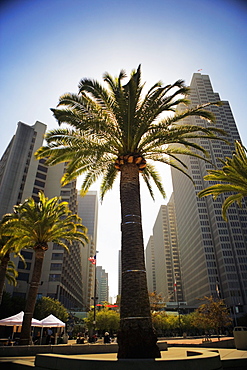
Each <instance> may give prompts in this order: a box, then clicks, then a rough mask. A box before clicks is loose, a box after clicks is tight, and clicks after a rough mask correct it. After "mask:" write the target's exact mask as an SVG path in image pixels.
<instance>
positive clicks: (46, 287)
mask: <svg viewBox="0 0 247 370" xmlns="http://www.w3.org/2000/svg"><path fill="white" fill-rule="evenodd" d="M45 131H46V125H45V124H43V123H41V122H38V121H37V122H36V123H35V124H34V125H33V126H29V125H27V124H25V123H23V122H18V127H17V130H16V133H15V135H14V136H13V138H12V139H11V141H10V143H9V145H8V147H7V149H6V150H5V152H4V154H3V156H2V158H1V160H0V205H1V207H0V216H1V217H2V216H3V215H4V214H5V213H8V212H12V211H13V206H14V205H15V204H19V203H22V202H23V201H24V200H25V199H26V198H29V197H31V196H32V197H33V198H34V199H35V200H38V192H39V191H43V192H44V194H45V195H46V196H47V197H48V198H52V197H54V196H61V199H62V201H67V202H68V204H69V207H70V209H71V211H72V212H73V213H76V212H77V191H76V181H72V182H70V183H69V184H67V185H65V186H63V187H62V186H61V183H60V179H61V178H62V175H63V173H64V170H65V164H63V163H62V164H58V165H56V166H52V167H48V166H46V165H45V160H44V159H41V160H36V159H35V157H34V153H35V151H36V150H37V149H38V148H39V147H40V146H42V144H43V140H44V134H45ZM82 248H83V247H82V245H81V244H79V243H77V242H74V243H73V245H72V246H71V247H70V253H68V252H67V251H66V250H65V249H64V248H62V247H60V246H58V245H57V244H53V243H49V249H48V250H47V251H46V252H45V257H44V262H43V269H42V276H41V282H40V285H39V289H38V297H42V296H49V297H51V298H55V299H58V300H59V301H60V302H61V303H63V304H64V305H65V307H66V308H68V309H82V308H83V281H82V270H81V263H82V262H81V261H82ZM22 254H23V256H24V258H25V260H26V266H24V264H23V262H22V261H21V260H19V261H18V259H17V258H15V259H14V263H15V264H16V265H17V269H18V273H19V275H18V278H17V286H16V287H13V286H11V285H8V284H6V290H7V291H8V292H9V293H11V294H12V295H14V296H19V297H24V298H26V295H27V292H28V287H29V283H30V279H31V275H32V271H33V267H34V252H33V251H32V250H31V249H27V250H23V251H22Z"/></svg>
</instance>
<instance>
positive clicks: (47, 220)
mask: <svg viewBox="0 0 247 370" xmlns="http://www.w3.org/2000/svg"><path fill="white" fill-rule="evenodd" d="M85 231H86V229H85V227H84V226H83V225H82V224H81V219H80V218H79V217H78V216H77V215H73V214H72V213H71V211H70V210H69V208H68V203H66V202H61V199H60V198H59V197H55V198H51V199H48V198H46V197H45V195H44V194H43V193H39V201H38V203H35V201H34V199H33V198H29V199H27V200H25V202H24V203H23V204H20V205H16V206H14V213H13V214H12V215H9V220H8V221H7V222H6V223H5V224H4V227H3V234H4V235H7V236H11V238H10V239H9V240H8V241H7V243H6V244H5V246H4V247H3V253H4V252H5V250H6V251H8V250H9V249H10V248H13V247H15V250H18V251H20V250H22V249H24V248H31V249H33V250H34V252H35V263H34V269H33V274H32V277H31V282H30V288H29V291H28V295H27V303H26V307H25V310H24V318H23V323H22V330H21V338H20V344H23V345H25V344H30V343H31V338H30V335H31V321H32V317H33V312H34V308H35V303H36V297H37V293H38V285H39V282H40V277H41V272H42V266H43V260H44V254H45V252H46V251H47V249H48V243H49V242H54V243H56V244H58V245H61V246H62V247H64V248H65V249H66V250H69V249H68V246H67V245H66V244H65V242H66V241H67V242H68V243H69V244H70V245H72V242H73V241H78V242H81V243H82V244H84V243H85V241H87V236H86V234H85Z"/></svg>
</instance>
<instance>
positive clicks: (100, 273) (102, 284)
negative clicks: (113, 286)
mask: <svg viewBox="0 0 247 370" xmlns="http://www.w3.org/2000/svg"><path fill="white" fill-rule="evenodd" d="M96 278H97V297H98V299H97V302H98V304H103V303H105V302H109V287H108V273H107V272H106V271H105V270H104V269H103V268H102V266H97V267H96Z"/></svg>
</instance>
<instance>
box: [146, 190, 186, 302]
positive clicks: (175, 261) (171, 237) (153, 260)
mask: <svg viewBox="0 0 247 370" xmlns="http://www.w3.org/2000/svg"><path fill="white" fill-rule="evenodd" d="M146 266H147V280H148V288H149V291H150V292H151V291H156V293H157V294H161V296H162V297H163V300H164V301H165V302H182V301H183V291H182V284H181V271H180V261H179V252H178V244H177V229H176V218H175V209H174V200H173V195H172V196H171V198H170V200H169V202H168V204H167V205H162V206H161V207H160V210H159V212H158V215H157V218H156V221H155V223H154V226H153V235H152V236H151V237H150V239H149V242H148V245H147V248H146ZM152 289H153V290H152Z"/></svg>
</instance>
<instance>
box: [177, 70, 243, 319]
mask: <svg viewBox="0 0 247 370" xmlns="http://www.w3.org/2000/svg"><path fill="white" fill-rule="evenodd" d="M190 88H191V91H190V96H189V98H190V99H191V104H192V106H196V105H198V104H204V103H207V102H216V101H219V100H220V97H219V94H218V93H215V92H214V91H213V88H212V86H211V82H210V79H209V76H207V75H201V74H200V73H195V74H194V75H193V78H192V81H191V85H190ZM222 103H223V105H222V106H213V107H210V108H208V109H210V110H211V111H212V112H213V113H214V114H215V116H216V120H217V123H216V127H218V128H221V129H224V130H225V131H226V133H227V134H228V137H227V140H228V141H229V142H230V145H228V144H227V143H225V142H223V141H220V140H217V141H216V140H212V141H210V140H206V139H197V140H198V143H199V144H200V145H202V146H203V147H204V148H205V149H207V150H208V152H209V154H210V158H209V159H210V160H211V161H212V162H213V163H214V164H215V165H217V167H220V166H221V162H220V161H219V159H224V158H225V157H227V156H230V157H231V156H232V152H233V151H234V141H235V140H240V137H239V133H238V129H237V126H236V123H235V121H234V118H233V115H232V112H231V108H230V105H229V103H228V102H227V101H223V102H222ZM184 123H185V124H186V123H188V124H195V125H203V126H208V125H209V123H207V122H206V121H205V120H201V119H200V118H199V117H189V118H187V119H186V120H184ZM182 159H183V160H184V162H185V163H186V165H187V166H188V173H189V175H190V176H191V177H192V178H193V180H194V184H195V185H194V184H193V183H192V182H191V181H190V180H189V179H188V178H187V177H186V176H184V175H183V174H182V173H180V172H179V171H177V170H176V169H172V182H173V191H174V202H175V210H176V220H177V229H178V243H179V250H180V257H181V268H182V281H183V288H184V295H185V300H186V301H187V303H188V304H189V305H196V306H198V304H199V301H198V298H202V297H203V296H211V295H212V296H214V297H221V298H223V299H224V300H225V303H226V304H227V306H228V307H230V308H231V310H232V313H233V314H234V315H235V313H238V312H247V207H246V200H245V201H244V205H243V208H239V207H238V206H237V205H236V204H233V205H232V206H231V207H230V208H229V210H228V222H225V221H224V220H223V218H222V214H221V213H222V212H221V207H222V203H223V201H224V196H219V197H218V198H217V199H216V200H213V198H212V197H211V196H208V197H204V198H201V199H199V198H198V196H197V194H198V192H199V191H200V190H202V189H204V188H205V187H207V186H209V185H210V184H211V183H212V182H206V181H204V176H205V175H206V174H207V170H208V169H211V168H212V165H211V164H210V163H207V162H205V161H203V160H200V159H197V158H194V157H187V158H182Z"/></svg>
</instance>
